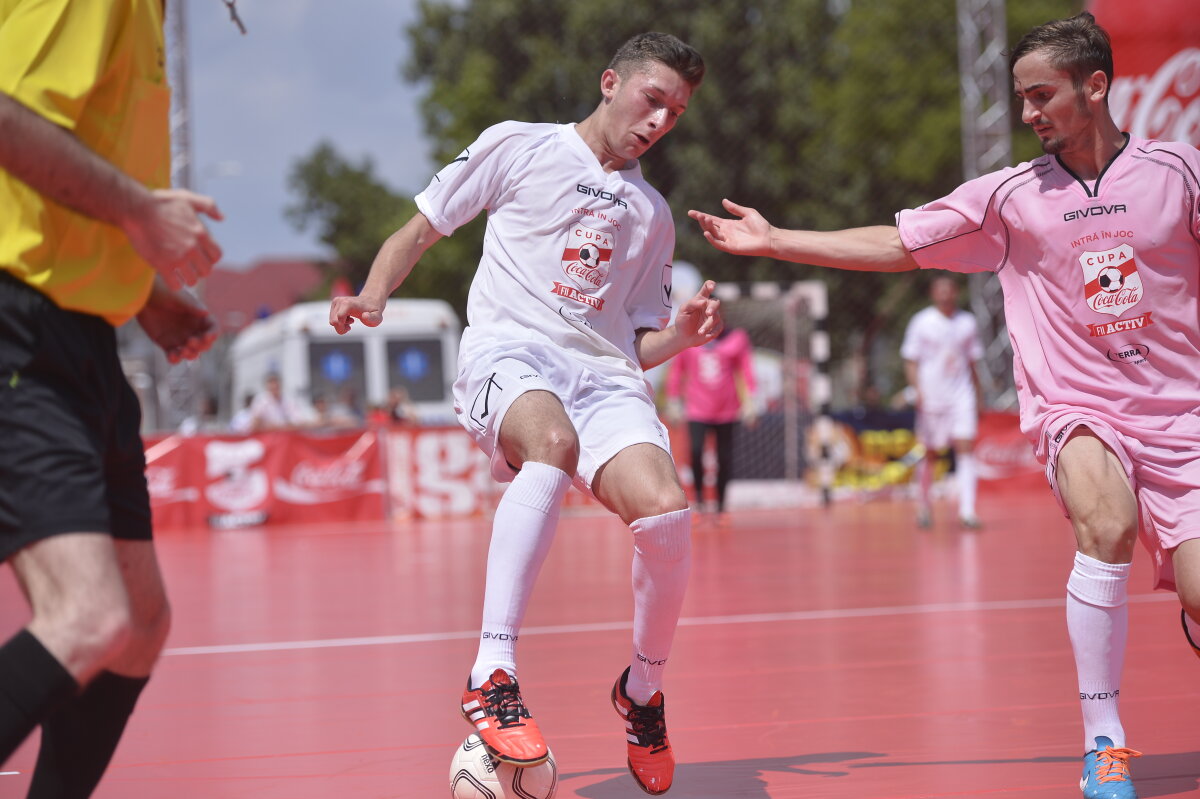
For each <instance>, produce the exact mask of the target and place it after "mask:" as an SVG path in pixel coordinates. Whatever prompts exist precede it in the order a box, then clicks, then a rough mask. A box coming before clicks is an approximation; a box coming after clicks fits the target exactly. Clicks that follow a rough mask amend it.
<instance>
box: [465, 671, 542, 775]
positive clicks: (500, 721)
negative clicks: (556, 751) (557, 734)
mask: <svg viewBox="0 0 1200 799" xmlns="http://www.w3.org/2000/svg"><path fill="white" fill-rule="evenodd" d="M462 715H463V718H464V719H466V720H467V721H468V722H470V723H471V724H472V725H474V727H475V731H476V732H477V733H479V737H480V739H482V740H483V745H484V746H486V747H487V750H488V751H489V752H491V754H492V757H493V758H495V759H496V760H502V761H504V762H505V763H512V764H513V765H514V766H536V765H538V764H539V763H543V762H545V760H546V758H547V757H548V756H549V754H550V750H549V749H547V748H546V741H545V739H543V738H542V732H541V730H539V729H538V726H537V722H536V721H534V720H533V717H532V716H530V715H529V710H528V709H527V708H526V707H525V702H524V700H523V699H521V689H520V688H518V687H517V680H516V678H514V677H512V676H510V675H509V673H508V672H507V671H505V670H504V669H496V670H495V671H493V672H492V677H491V679H490V680H487V681H486V682H485V683H484V684H483V685H481V686H479V687H478V688H472V687H471V681H470V680H467V690H466V691H464V692H463V697H462Z"/></svg>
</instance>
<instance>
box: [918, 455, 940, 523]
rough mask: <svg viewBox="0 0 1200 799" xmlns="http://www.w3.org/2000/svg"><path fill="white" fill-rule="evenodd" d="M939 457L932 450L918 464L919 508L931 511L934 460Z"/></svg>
mask: <svg viewBox="0 0 1200 799" xmlns="http://www.w3.org/2000/svg"><path fill="white" fill-rule="evenodd" d="M936 457H937V455H936V453H934V451H933V450H932V449H929V450H926V451H925V457H923V458H921V460H920V461H919V462H918V463H917V492H918V493H917V506H918V507H919V508H921V509H922V510H929V509H930V507H931V503H930V499H929V497H930V492H931V490H932V489H933V460H934V458H936Z"/></svg>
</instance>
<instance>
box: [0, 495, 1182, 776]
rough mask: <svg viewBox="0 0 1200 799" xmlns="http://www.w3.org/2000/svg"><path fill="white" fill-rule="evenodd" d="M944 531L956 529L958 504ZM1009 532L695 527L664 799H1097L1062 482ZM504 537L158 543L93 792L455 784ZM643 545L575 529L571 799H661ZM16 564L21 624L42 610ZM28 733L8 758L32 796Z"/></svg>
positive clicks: (562, 650) (1175, 629) (570, 595)
mask: <svg viewBox="0 0 1200 799" xmlns="http://www.w3.org/2000/svg"><path fill="white" fill-rule="evenodd" d="M943 510H944V511H945V512H944V513H943V517H949V516H950V515H951V513H950V509H949V508H944V509H943ZM980 511H981V514H980V515H981V516H982V518H983V519H984V522H985V525H986V527H985V529H984V530H983V531H981V532H965V531H961V530H959V529H957V528H956V527H955V526H954V525H953V524H951V523H949V521H948V520H946V519H943V520H942V521H939V522H938V523H936V524H935V527H934V529H933V530H930V531H919V530H917V529H915V528H914V527H913V525H912V523H911V518H912V517H911V511H910V509H909V507H908V506H907V505H905V504H903V503H899V502H893V501H878V502H870V503H863V504H860V503H843V504H838V505H836V506H834V507H832V508H829V509H807V510H779V511H748V512H744V513H740V514H737V515H735V517H734V519H733V521H732V523H731V524H730V525H729V526H728V527H725V528H717V527H712V526H698V527H697V529H696V532H695V557H694V574H693V580H692V583H691V587H690V590H689V595H688V599H687V604H686V606H685V608H684V617H685V618H684V621H683V626H682V627H681V629H680V630H679V633H678V635H677V637H676V645H675V649H674V652H673V653H672V658H671V666H670V668H669V671H668V675H667V685H666V696H667V699H668V702H667V707H668V714H667V719H668V721H669V724H670V732H671V740H672V742H673V744H674V746H675V748H676V751H677V756H678V758H679V760H680V765H679V768H678V771H677V776H676V782H675V787H674V788H673V789H672V791H671V793H670V794H669V795H670V796H674V797H679V798H680V799H683V798H684V797H692V798H696V797H705V798H711V799H717V798H718V797H719V798H720V799H728V798H729V797H754V798H756V799H757V798H766V797H770V798H771V799H784V798H785V797H853V799H915V797H1008V796H1011V797H1021V799H1062V798H1063V797H1077V796H1079V793H1078V789H1077V787H1076V785H1077V782H1078V778H1079V762H1080V757H1081V754H1082V727H1081V723H1080V719H1079V706H1078V701H1077V699H1076V697H1075V694H1076V693H1077V692H1076V686H1075V683H1074V669H1073V665H1072V658H1071V652H1070V648H1069V644H1068V641H1067V636H1066V630H1065V622H1064V619H1063V615H1064V614H1063V596H1064V585H1065V582H1066V578H1067V573H1068V571H1069V569H1070V561H1071V556H1072V551H1073V546H1072V542H1071V535H1070V532H1069V529H1068V527H1067V524H1066V522H1065V521H1064V520H1063V519H1062V518H1061V516H1060V515H1059V514H1058V512H1057V509H1056V507H1055V506H1054V503H1053V500H1052V498H1051V497H1050V495H1049V493H1048V492H1047V491H1038V492H1034V493H1029V494H1007V495H990V496H989V495H986V494H985V495H984V496H983V497H982V498H981V508H980ZM487 529H488V528H487V523H486V522H485V521H483V520H470V521H454V522H437V523H432V522H422V523H406V524H396V525H392V526H385V525H374V526H361V525H359V526H350V527H345V528H338V527H329V526H321V527H289V528H274V529H251V530H236V531H225V532H207V531H204V532H199V531H198V532H195V533H189V534H169V535H163V536H162V537H161V553H162V559H163V565H164V570H165V572H166V574H167V578H168V582H169V585H170V588H171V594H172V600H173V603H174V607H175V625H174V630H173V632H172V636H171V640H170V642H169V644H168V646H169V650H168V651H167V653H166V655H165V656H164V658H163V660H162V663H161V665H160V668H159V670H158V672H157V675H156V677H155V678H154V680H153V681H152V682H151V683H150V686H149V687H148V688H147V690H146V693H145V694H144V697H143V700H142V703H141V705H140V707H139V710H138V712H137V713H136V714H135V716H134V718H133V720H132V721H131V723H130V727H129V730H128V733H127V735H126V737H125V739H124V741H123V742H122V744H121V747H120V749H119V750H118V752H117V755H116V758H115V761H114V763H113V766H112V768H111V769H110V770H109V773H108V776H107V777H106V779H105V782H104V783H103V784H102V785H101V787H100V789H99V790H98V791H97V793H96V796H97V797H98V798H99V799H164V798H169V799H192V798H193V797H195V798H196V799H200V797H204V798H205V799H209V798H211V797H217V798H220V799H226V798H228V799H234V798H235V797H247V798H248V797H253V798H254V799H318V797H319V798H320V799H328V798H329V797H338V798H339V799H350V798H351V797H363V798H364V799H368V798H369V799H385V797H420V798H422V799H425V798H431V799H432V798H436V797H445V796H448V793H449V792H448V788H447V772H448V768H449V760H450V756H451V754H452V752H453V750H454V749H455V747H456V745H457V744H458V743H459V741H461V739H462V738H463V737H465V736H466V734H467V733H468V732H469V729H468V727H467V725H466V724H465V722H463V721H462V719H461V718H460V717H459V715H458V708H457V703H458V697H459V694H460V691H461V690H462V686H463V683H464V681H465V679H466V673H467V670H468V668H469V666H470V664H471V661H472V660H473V656H474V641H475V639H476V636H477V625H478V623H479V622H478V615H479V611H480V606H481V585H480V582H481V575H482V574H483V560H484V556H485V553H486V550H487V536H488V533H487ZM629 559H630V547H629V542H628V533H627V531H626V530H625V528H624V527H622V526H621V525H620V524H619V523H618V522H616V521H615V520H612V519H610V518H608V517H601V516H595V515H573V516H569V517H566V518H564V520H563V522H562V524H561V525H560V528H559V534H558V540H557V541H556V543H555V546H554V549H553V551H552V552H551V555H550V558H549V560H548V562H547V564H546V568H545V570H544V572H543V575H542V578H541V580H540V582H539V584H538V587H537V590H536V592H535V594H534V597H533V602H532V607H531V610H530V613H529V618H528V620H527V628H526V630H525V631H524V632H523V635H522V640H521V648H520V652H519V659H520V663H521V682H522V685H523V686H524V688H525V691H524V692H525V697H526V700H527V701H528V703H529V705H530V707H531V708H532V709H533V711H534V713H535V714H536V716H537V718H538V721H539V723H540V724H541V727H542V729H543V731H544V732H545V733H546V736H547V739H548V740H549V742H550V745H551V748H552V749H553V750H554V753H555V755H556V757H557V759H558V762H559V766H560V772H561V782H560V787H559V791H558V796H559V797H588V799H616V798H617V797H635V796H641V795H643V794H641V792H640V791H638V790H637V788H636V787H635V786H634V784H633V782H632V780H631V778H630V777H629V775H628V773H627V772H626V770H625V765H624V761H625V755H624V735H623V727H622V723H621V721H620V720H619V719H618V717H617V716H616V714H615V713H614V712H613V710H612V708H611V706H610V705H609V701H608V692H609V689H610V687H611V685H612V682H613V680H614V679H615V678H616V677H617V675H618V674H619V673H620V671H621V670H622V669H623V668H624V666H625V665H626V663H627V662H628V661H627V658H628V656H629V637H630V624H629V620H630V614H631V599H630V589H629ZM1149 586H1150V577H1149V573H1148V569H1147V563H1146V558H1145V557H1144V553H1141V552H1139V558H1138V560H1137V561H1136V562H1135V569H1134V577H1133V581H1132V585H1131V590H1132V593H1133V596H1132V599H1131V602H1130V615H1131V632H1130V643H1129V657H1128V660H1127V666H1126V676H1125V680H1124V684H1123V686H1122V694H1123V697H1122V698H1123V702H1122V710H1123V717H1124V720H1125V725H1126V729H1127V731H1128V733H1129V743H1130V745H1131V746H1132V747H1134V748H1136V749H1140V750H1142V751H1143V752H1145V753H1146V754H1145V756H1144V757H1142V758H1140V759H1139V760H1136V761H1134V764H1133V769H1134V776H1135V778H1136V784H1137V786H1138V790H1139V795H1140V796H1141V797H1143V799H1146V797H1171V796H1178V797H1182V796H1196V795H1197V793H1198V791H1200V725H1197V723H1196V721H1195V719H1196V718H1197V714H1198V713H1200V691H1197V689H1196V687H1195V686H1196V685H1197V678H1198V677H1200V662H1197V660H1196V657H1195V656H1194V655H1192V654H1191V653H1190V652H1189V651H1188V649H1187V648H1186V643H1185V641H1184V639H1183V636H1182V633H1181V631H1180V627H1179V607H1178V604H1177V602H1176V601H1175V598H1174V596H1173V595H1168V594H1163V593H1158V594H1152V593H1151V592H1150V591H1149ZM24 619H25V611H24V604H23V602H22V601H21V600H20V598H19V595H18V593H17V590H16V588H15V585H14V583H13V580H12V577H11V573H10V572H9V571H8V570H7V569H6V570H3V572H2V573H0V636H3V637H7V635H8V634H10V633H11V632H12V631H13V630H15V629H16V628H17V627H18V626H19V625H20V624H22V623H23V622H24ZM34 754H35V752H34V744H33V741H30V742H29V743H27V744H26V745H25V747H24V748H22V749H21V750H20V751H19V752H18V753H17V754H16V755H15V756H14V758H12V760H11V761H10V762H9V763H8V764H6V765H5V766H4V767H3V768H2V769H0V770H2V771H6V772H18V773H16V774H6V775H4V776H0V797H21V796H24V789H25V785H26V784H27V780H28V775H27V771H28V769H29V768H30V767H31V765H32V763H33V760H34Z"/></svg>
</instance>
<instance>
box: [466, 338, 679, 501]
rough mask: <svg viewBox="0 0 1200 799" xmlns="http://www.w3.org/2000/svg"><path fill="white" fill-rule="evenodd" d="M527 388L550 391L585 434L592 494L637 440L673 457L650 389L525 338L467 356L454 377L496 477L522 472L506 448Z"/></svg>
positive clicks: (582, 445) (582, 462) (584, 484)
mask: <svg viewBox="0 0 1200 799" xmlns="http://www.w3.org/2000/svg"><path fill="white" fill-rule="evenodd" d="M527 391H549V392H550V393H552V394H554V395H555V396H556V397H558V398H559V400H560V401H561V402H562V404H563V408H565V409H566V412H567V418H568V419H570V420H571V424H572V425H573V426H574V427H575V433H576V435H577V436H579V468H578V470H577V472H576V474H575V475H574V477H575V485H576V486H577V487H579V489H580V490H581V491H583V492H585V493H587V494H591V493H592V481H593V480H594V479H595V477H596V473H597V472H598V471H600V467H601V466H603V465H604V464H606V463H608V462H609V461H610V460H612V458H613V456H615V455H616V454H617V453H618V452H620V451H621V450H623V449H625V448H626V447H631V446H633V445H634V444H653V445H655V446H656V447H661V448H662V449H663V450H664V451H665V452H666V453H667V454H668V455H670V454H671V445H670V442H669V439H668V437H667V429H666V427H664V426H663V423H662V422H661V421H659V418H658V413H657V411H656V410H655V408H654V402H653V401H652V400H651V399H650V394H649V391H648V390H647V389H646V388H645V387H644V386H643V387H635V386H631V385H629V384H628V383H627V382H624V381H618V380H614V379H612V378H609V377H606V376H605V375H603V374H601V373H599V372H597V371H595V370H594V369H591V368H589V367H588V366H585V365H584V364H582V363H580V362H579V361H578V360H576V359H575V358H573V357H571V354H570V353H569V352H568V351H567V350H564V349H562V348H559V347H554V346H551V345H547V344H542V343H540V342H531V341H519V342H509V343H506V344H502V345H497V346H495V347H491V348H488V349H484V350H481V351H480V352H479V353H477V354H474V355H471V356H464V357H463V358H462V359H461V361H460V363H459V371H458V379H457V380H455V381H454V412H455V413H456V414H457V416H458V421H459V423H460V424H461V425H462V426H463V427H464V428H466V430H467V432H468V433H470V434H471V437H472V438H473V439H475V443H476V444H477V445H479V448H480V449H482V450H483V451H484V453H485V454H486V455H487V456H488V457H489V458H490V460H491V468H492V476H493V477H494V478H496V480H498V481H499V482H502V483H507V482H509V481H511V480H512V479H513V478H514V477H515V476H516V474H517V472H516V470H515V469H513V467H512V466H511V465H510V464H509V463H508V461H507V460H506V459H505V457H504V453H503V452H502V451H501V448H500V445H499V440H498V434H499V431H500V425H501V424H502V423H503V422H504V415H505V414H506V413H507V412H508V409H509V407H510V406H511V405H512V403H513V401H514V400H516V398H517V397H519V396H521V395H522V394H524V393H525V392H527Z"/></svg>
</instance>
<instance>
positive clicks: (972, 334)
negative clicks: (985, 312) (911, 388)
mask: <svg viewBox="0 0 1200 799" xmlns="http://www.w3.org/2000/svg"><path fill="white" fill-rule="evenodd" d="M900 357H902V358H903V359H904V360H906V361H914V362H915V363H916V364H917V389H918V390H919V391H920V392H921V408H922V410H930V411H934V410H939V409H948V408H951V407H954V406H955V405H956V404H959V403H969V404H970V405H971V406H972V407H974V403H975V383H974V382H973V381H972V379H971V375H972V370H973V369H974V368H975V367H974V364H975V362H976V361H978V360H979V359H980V358H982V357H983V345H982V344H980V342H979V332H978V330H977V328H976V326H975V317H974V316H972V315H971V314H969V313H967V312H966V311H958V310H956V311H955V312H954V315H953V316H946V315H945V314H944V313H942V312H941V311H939V310H938V309H937V308H935V307H933V306H932V305H931V306H929V307H928V308H925V309H923V310H921V311H918V312H917V313H916V314H914V315H913V318H912V319H911V320H909V323H908V329H907V330H905V331H904V343H903V344H901V345H900Z"/></svg>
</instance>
